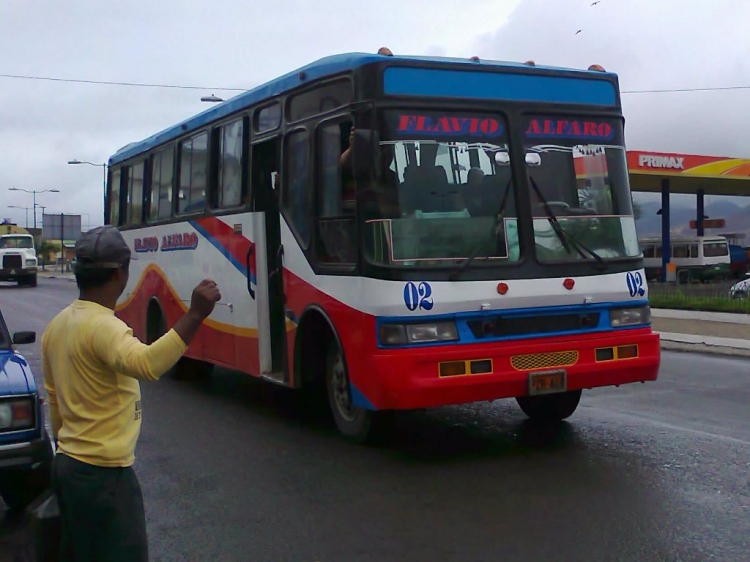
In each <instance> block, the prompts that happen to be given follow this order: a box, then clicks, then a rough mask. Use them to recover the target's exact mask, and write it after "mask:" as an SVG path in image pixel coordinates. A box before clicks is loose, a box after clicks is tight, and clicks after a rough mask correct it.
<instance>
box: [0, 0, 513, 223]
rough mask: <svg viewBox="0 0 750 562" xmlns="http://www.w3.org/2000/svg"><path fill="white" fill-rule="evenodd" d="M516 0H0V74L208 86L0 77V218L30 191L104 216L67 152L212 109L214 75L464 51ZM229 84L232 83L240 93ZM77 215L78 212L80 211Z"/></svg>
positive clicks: (103, 154)
mask: <svg viewBox="0 0 750 562" xmlns="http://www.w3.org/2000/svg"><path fill="white" fill-rule="evenodd" d="M518 3H519V0H492V1H488V0H463V1H462V2H461V3H456V2H450V1H447V0H445V1H444V0H409V1H408V2H404V1H403V0H380V1H379V2H373V3H361V2H351V1H350V0H327V1H326V2H325V5H324V6H323V4H321V3H320V2H316V1H312V0H277V1H275V2H272V3H268V2H263V3H261V2H242V1H240V0H213V1H212V2H203V1H197V0H181V1H177V0H162V1H159V2H153V1H152V0H148V1H146V0H131V1H130V2H100V1H99V0H79V1H77V2H72V3H71V2H68V3H58V2H49V1H45V0H3V1H2V7H0V51H2V52H3V53H6V54H11V53H12V56H6V57H4V58H3V60H2V62H1V63H0V73H4V74H19V75H31V76H43V77H62V78H73V79H93V80H112V81H123V82H149V83H158V84H186V85H198V86H207V87H211V88H207V90H206V91H201V90H197V91H194V90H176V89H175V90H171V89H170V90H162V89H145V88H133V87H125V86H121V87H117V86H104V85H86V84H70V83H62V82H45V81H31V80H18V79H7V78H0V123H2V131H3V134H2V135H0V193H1V194H2V197H0V211H2V214H1V215H0V216H3V217H5V216H10V217H12V218H13V219H14V220H16V221H18V222H20V223H22V224H23V221H24V220H25V219H24V215H25V213H24V211H23V210H20V211H18V210H17V209H7V205H19V206H27V207H30V206H31V197H30V196H29V195H26V194H23V193H17V192H8V191H7V188H8V187H12V186H17V187H20V188H25V189H37V190H43V189H50V188H53V187H54V188H58V189H60V190H61V191H62V193H60V194H48V193H47V194H43V195H39V197H38V203H40V204H44V205H48V206H49V209H48V212H49V211H51V210H54V211H55V212H69V213H73V212H82V213H88V214H89V216H90V218H91V223H92V225H93V224H99V223H100V222H101V216H102V197H101V176H100V175H99V173H98V172H99V170H97V169H96V168H93V167H90V166H68V165H67V164H66V162H67V161H68V160H70V159H72V158H78V159H80V160H88V161H91V162H96V163H99V162H105V161H106V160H107V159H108V158H109V156H110V155H111V154H113V153H114V152H115V151H116V150H117V149H119V148H120V147H122V146H124V145H125V144H128V143H130V142H132V141H136V140H140V139H142V138H145V137H148V136H150V135H151V134H153V133H155V132H158V131H160V130H162V129H164V128H166V127H168V126H169V125H172V124H174V123H177V122H179V121H181V120H183V119H185V118H187V117H189V116H191V115H194V114H196V113H199V112H200V111H203V110H205V109H206V108H207V105H206V104H202V103H201V102H200V101H199V99H200V97H201V96H203V95H208V94H212V93H214V94H216V95H219V96H222V97H228V96H231V95H234V93H232V92H223V91H219V90H217V89H215V87H227V88H234V87H239V88H250V87H253V86H255V85H258V84H260V83H262V82H265V81H267V80H270V79H272V78H274V77H276V76H279V75H281V74H284V73H286V72H288V71H291V70H293V69H295V68H298V67H299V66H302V65H305V64H307V63H309V62H312V61H313V60H316V59H318V58H321V57H324V56H327V55H331V54H334V53H341V52H349V51H364V52H371V53H374V52H375V51H377V49H378V48H379V47H381V46H388V47H390V48H391V49H392V50H393V51H394V52H398V53H409V54H450V55H454V56H469V54H473V53H471V48H472V42H473V40H474V39H475V38H476V36H477V34H482V33H488V32H490V31H492V30H493V29H495V28H497V27H498V26H501V25H502V24H503V23H504V22H505V21H506V20H507V17H508V16H509V15H510V13H511V12H512V10H513V9H514V8H515V7H516V6H517V5H518ZM235 93H236V92H235ZM83 223H84V226H85V225H86V217H85V216H84V218H83Z"/></svg>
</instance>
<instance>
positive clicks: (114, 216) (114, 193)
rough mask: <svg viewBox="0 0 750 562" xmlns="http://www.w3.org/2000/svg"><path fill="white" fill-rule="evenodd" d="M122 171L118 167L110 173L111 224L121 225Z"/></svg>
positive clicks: (108, 199)
mask: <svg viewBox="0 0 750 562" xmlns="http://www.w3.org/2000/svg"><path fill="white" fill-rule="evenodd" d="M121 177H122V171H121V170H120V169H119V168H118V169H117V170H114V171H113V172H112V174H111V175H110V181H109V196H108V197H107V205H108V206H109V224H111V225H113V226H120V178H121Z"/></svg>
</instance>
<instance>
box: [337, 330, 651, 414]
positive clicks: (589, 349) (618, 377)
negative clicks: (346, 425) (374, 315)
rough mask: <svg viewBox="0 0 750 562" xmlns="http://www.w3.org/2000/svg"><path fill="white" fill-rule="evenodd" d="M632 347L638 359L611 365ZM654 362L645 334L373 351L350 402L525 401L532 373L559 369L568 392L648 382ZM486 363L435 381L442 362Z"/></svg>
mask: <svg viewBox="0 0 750 562" xmlns="http://www.w3.org/2000/svg"><path fill="white" fill-rule="evenodd" d="M623 346H629V347H626V348H624V349H623ZM632 346H637V356H635V357H627V358H618V355H619V352H618V351H616V350H619V349H622V350H623V352H622V355H633V347H632ZM597 350H599V359H597ZM602 350H613V351H611V352H610V351H602ZM609 356H612V358H611V359H609V358H608V357H609ZM660 358H661V351H660V339H659V335H658V334H656V333H654V332H652V331H651V329H650V328H640V329H629V330H620V331H617V332H607V333H606V334H593V335H587V336H585V337H584V336H577V337H576V338H575V339H572V338H571V339H565V338H554V340H550V339H544V340H538V339H537V340H519V341H512V342H508V341H505V342H500V343H498V342H493V343H492V344H479V345H461V346H451V347H430V348H424V349H420V348H410V349H399V350H392V351H390V350H378V351H377V352H375V354H374V355H373V356H370V357H368V360H367V367H365V373H366V377H367V379H366V380H367V383H368V384H363V383H365V381H364V380H363V381H361V383H360V384H357V382H358V381H353V382H354V385H355V388H356V392H355V403H357V405H359V406H363V407H367V408H374V409H417V408H430V407H436V406H445V405H451V404H464V403H469V402H478V401H485V400H496V399H500V398H513V397H516V396H526V395H528V394H529V379H530V374H531V373H539V372H549V371H559V370H564V371H565V374H566V379H567V386H566V388H567V390H579V389H589V388H597V387H602V386H613V385H615V386H618V385H621V384H628V383H634V382H646V381H654V380H656V378H657V376H658V372H659V363H660ZM488 359H491V361H492V363H491V371H490V372H487V373H484V374H464V375H452V376H441V375H440V365H441V363H447V362H454V363H455V362H459V363H460V362H469V363H466V371H467V372H469V371H470V369H471V365H472V363H471V362H473V361H483V362H484V363H483V364H481V366H484V367H485V369H486V366H487V365H488V363H487V360H488ZM603 359H604V360H603ZM351 367H352V365H351V364H350V371H351ZM360 372H361V371H360Z"/></svg>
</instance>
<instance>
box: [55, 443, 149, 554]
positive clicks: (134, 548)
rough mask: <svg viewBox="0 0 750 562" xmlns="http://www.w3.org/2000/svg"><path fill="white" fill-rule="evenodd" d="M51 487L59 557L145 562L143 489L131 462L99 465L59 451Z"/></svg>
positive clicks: (146, 550)
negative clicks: (56, 506) (57, 520)
mask: <svg viewBox="0 0 750 562" xmlns="http://www.w3.org/2000/svg"><path fill="white" fill-rule="evenodd" d="M52 488H53V490H54V492H55V494H56V495H57V502H58V504H59V507H60V527H61V545H60V559H61V560H63V561H65V562H148V541H147V537H146V516H145V512H144V510H143V495H142V494H141V487H140V484H139V483H138V478H136V476H135V472H134V471H133V469H132V467H127V468H103V467H99V466H93V465H90V464H87V463H83V462H80V461H78V460H76V459H73V458H71V457H69V456H67V455H64V454H62V453H58V454H57V455H56V456H55V462H54V465H53V471H52Z"/></svg>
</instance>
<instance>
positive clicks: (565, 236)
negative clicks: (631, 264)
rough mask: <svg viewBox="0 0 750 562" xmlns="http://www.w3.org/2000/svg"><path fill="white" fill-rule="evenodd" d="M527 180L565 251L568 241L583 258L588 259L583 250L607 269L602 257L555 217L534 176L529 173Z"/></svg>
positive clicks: (567, 249) (568, 245) (568, 247)
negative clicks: (564, 227)
mask: <svg viewBox="0 0 750 562" xmlns="http://www.w3.org/2000/svg"><path fill="white" fill-rule="evenodd" d="M529 180H531V187H533V188H534V191H535V192H536V195H537V197H539V200H540V201H541V202H542V205H544V210H545V212H546V213H547V220H548V221H549V223H550V225H551V226H552V230H554V231H555V234H557V237H558V238H559V239H560V242H561V243H562V245H563V248H565V251H566V252H568V253H569V254H570V244H569V242H570V243H572V245H573V247H574V248H575V250H576V251H577V252H578V255H579V256H581V257H582V258H583V259H588V258H587V257H586V254H584V253H583V252H584V251H585V252H587V253H588V254H589V255H590V256H591V257H592V258H594V259H595V260H596V261H597V263H598V265H599V267H600V268H601V269H607V263H606V262H605V261H604V259H602V257H601V256H600V255H599V254H597V253H596V252H595V251H594V250H592V249H591V248H589V247H588V246H586V245H584V244H583V242H581V241H580V240H578V239H577V238H575V237H574V236H573V235H572V234H570V232H568V231H567V230H565V229H563V227H562V225H561V224H560V221H558V220H557V217H556V216H555V213H553V212H552V208H551V207H550V206H549V203H548V202H547V199H546V198H545V197H544V195H542V191H541V190H540V189H539V186H538V185H537V184H536V182H535V181H534V178H533V177H531V175H529Z"/></svg>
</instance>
